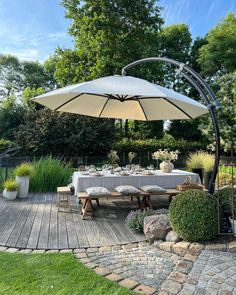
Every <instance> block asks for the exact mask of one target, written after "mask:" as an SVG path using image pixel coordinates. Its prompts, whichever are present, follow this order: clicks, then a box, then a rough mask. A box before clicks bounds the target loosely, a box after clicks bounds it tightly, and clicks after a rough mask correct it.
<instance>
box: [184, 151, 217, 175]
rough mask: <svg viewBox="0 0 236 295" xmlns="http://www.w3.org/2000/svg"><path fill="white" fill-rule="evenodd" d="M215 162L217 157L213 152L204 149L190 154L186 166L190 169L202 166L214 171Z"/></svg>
mask: <svg viewBox="0 0 236 295" xmlns="http://www.w3.org/2000/svg"><path fill="white" fill-rule="evenodd" d="M214 163H215V158H214V156H213V155H212V154H208V153H207V152H204V151H197V152H195V153H191V154H189V156H188V158H187V161H186V166H187V169H188V170H192V169H198V168H202V169H204V171H205V172H208V171H212V170H213V167H214Z"/></svg>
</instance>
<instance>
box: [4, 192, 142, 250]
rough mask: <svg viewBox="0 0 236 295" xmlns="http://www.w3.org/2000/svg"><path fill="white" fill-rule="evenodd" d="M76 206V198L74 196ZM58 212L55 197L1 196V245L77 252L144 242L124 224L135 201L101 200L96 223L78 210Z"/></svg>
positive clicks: (34, 195) (42, 195) (96, 212)
mask: <svg viewBox="0 0 236 295" xmlns="http://www.w3.org/2000/svg"><path fill="white" fill-rule="evenodd" d="M71 198H72V199H73V203H74V205H76V199H75V198H74V197H73V196H72V197H71ZM74 208H75V209H77V210H75V211H73V212H58V211H57V207H56V194H55V193H46V194H31V195H30V196H29V198H28V199H21V200H20V199H19V200H15V201H6V200H5V199H4V198H3V197H0V246H8V247H16V248H30V249H74V248H85V247H97V246H106V245H118V244H126V243H131V242H138V241H144V240H145V237H144V235H143V234H136V233H134V232H132V231H131V230H129V229H128V228H127V226H126V224H125V219H126V216H127V214H128V213H129V211H130V210H131V209H135V208H136V203H135V201H133V202H130V201H126V200H123V199H120V200H115V201H114V200H112V201H101V206H100V207H96V210H95V217H94V219H93V220H82V219H81V216H80V212H79V211H78V207H76V206H75V207H74Z"/></svg>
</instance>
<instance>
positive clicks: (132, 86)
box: [33, 76, 208, 121]
mask: <svg viewBox="0 0 236 295" xmlns="http://www.w3.org/2000/svg"><path fill="white" fill-rule="evenodd" d="M33 100H34V101H35V102H37V103H40V104H42V105H44V106H46V107H48V108H50V109H52V110H55V111H59V112H68V113H77V114H80V115H86V116H93V117H100V118H117V119H132V120H142V121H152V120H175V119H193V118H196V117H198V116H201V115H203V114H206V113H208V109H207V107H206V106H204V105H203V104H201V103H199V102H197V101H195V100H193V99H191V98H189V97H187V96H185V95H182V94H180V93H177V92H175V91H173V90H170V89H168V88H164V87H162V86H159V85H156V84H153V83H150V82H148V81H146V80H143V79H139V78H134V77H131V76H109V77H104V78H100V79H96V80H93V81H88V82H84V83H79V84H75V85H71V86H67V87H64V88H60V89H57V90H54V91H51V92H48V93H45V94H42V95H39V96H37V97H35V98H34V99H33Z"/></svg>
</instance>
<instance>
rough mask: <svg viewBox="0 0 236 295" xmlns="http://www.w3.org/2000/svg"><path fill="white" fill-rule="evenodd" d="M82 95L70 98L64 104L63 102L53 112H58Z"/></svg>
mask: <svg viewBox="0 0 236 295" xmlns="http://www.w3.org/2000/svg"><path fill="white" fill-rule="evenodd" d="M81 95H83V93H80V94H78V95H76V96H74V97H72V98H71V99H69V100H67V101H66V102H64V103H63V104H61V105H59V107H57V108H55V109H54V111H58V110H59V109H60V108H62V107H64V106H65V105H66V104H68V103H70V102H71V101H73V100H75V99H76V98H77V97H79V96H81Z"/></svg>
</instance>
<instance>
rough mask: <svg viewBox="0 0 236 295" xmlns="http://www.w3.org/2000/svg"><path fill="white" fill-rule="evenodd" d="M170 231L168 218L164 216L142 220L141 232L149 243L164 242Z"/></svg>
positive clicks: (153, 216)
mask: <svg viewBox="0 0 236 295" xmlns="http://www.w3.org/2000/svg"><path fill="white" fill-rule="evenodd" d="M170 229H171V227H170V223H169V218H168V216H167V215H166V214H159V215H152V216H147V217H145V218H144V226H143V231H144V234H145V236H146V237H147V238H148V240H149V241H151V242H153V241H155V240H164V239H165V237H166V234H167V232H168V231H170Z"/></svg>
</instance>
